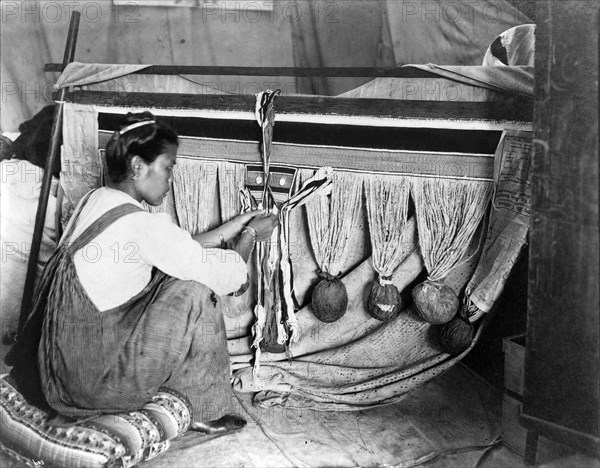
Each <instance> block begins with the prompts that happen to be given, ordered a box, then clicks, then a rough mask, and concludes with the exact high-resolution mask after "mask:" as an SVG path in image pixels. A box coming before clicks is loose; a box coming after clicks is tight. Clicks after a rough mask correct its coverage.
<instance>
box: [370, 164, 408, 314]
mask: <svg viewBox="0 0 600 468" xmlns="http://www.w3.org/2000/svg"><path fill="white" fill-rule="evenodd" d="M364 187H365V199H366V205H367V218H368V220H369V236H370V238H371V246H372V250H373V253H372V256H371V258H372V261H373V268H374V269H375V271H376V272H377V274H378V278H377V280H375V281H373V283H372V285H371V290H370V292H369V299H368V302H367V309H368V311H369V313H370V314H371V316H372V317H374V318H376V319H378V320H383V321H385V320H391V319H393V318H394V317H396V316H397V315H398V313H399V312H400V310H401V309H402V299H401V297H400V291H398V288H397V287H396V286H394V284H392V273H393V272H394V271H395V270H396V268H398V265H400V264H401V263H402V262H403V261H404V260H405V259H406V257H407V256H408V255H409V254H410V253H411V252H412V251H413V250H414V245H413V244H412V243H411V242H410V239H411V237H412V235H411V231H412V230H413V229H414V227H415V226H414V222H412V223H410V224H407V221H408V200H409V198H410V183H409V181H408V180H407V178H406V177H402V176H395V177H381V176H375V175H366V176H365V179H364Z"/></svg>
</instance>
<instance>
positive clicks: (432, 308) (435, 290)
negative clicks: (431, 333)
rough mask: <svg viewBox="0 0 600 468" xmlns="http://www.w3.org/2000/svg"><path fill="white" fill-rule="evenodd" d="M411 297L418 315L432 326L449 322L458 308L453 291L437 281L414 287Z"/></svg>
mask: <svg viewBox="0 0 600 468" xmlns="http://www.w3.org/2000/svg"><path fill="white" fill-rule="evenodd" d="M412 297H413V301H414V303H415V307H416V309H417V312H418V313H419V315H420V316H421V317H422V318H423V320H425V321H427V322H429V323H432V324H434V325H441V324H443V323H446V322H449V321H450V320H451V319H452V318H453V317H454V316H455V315H456V312H457V311H458V307H459V306H460V302H459V300H458V297H457V296H456V294H454V291H452V289H451V288H450V287H448V286H446V285H445V284H443V283H440V282H439V281H430V280H426V281H423V282H422V283H420V284H418V285H417V286H415V288H414V289H413V291H412Z"/></svg>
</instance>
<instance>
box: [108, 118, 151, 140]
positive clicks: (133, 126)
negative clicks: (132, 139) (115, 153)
mask: <svg viewBox="0 0 600 468" xmlns="http://www.w3.org/2000/svg"><path fill="white" fill-rule="evenodd" d="M153 123H156V121H154V120H143V121H141V122H136V123H134V124H131V125H127V127H125V128H122V129H121V130H117V131H116V132H115V136H116V137H119V136H120V135H123V134H124V133H126V132H128V131H129V130H133V129H135V128H139V127H143V126H144V125H150V124H153Z"/></svg>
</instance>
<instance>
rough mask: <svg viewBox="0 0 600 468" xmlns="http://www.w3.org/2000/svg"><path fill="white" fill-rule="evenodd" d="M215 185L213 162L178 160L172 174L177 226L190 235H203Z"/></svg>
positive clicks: (215, 168)
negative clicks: (201, 233)
mask: <svg viewBox="0 0 600 468" xmlns="http://www.w3.org/2000/svg"><path fill="white" fill-rule="evenodd" d="M216 183H217V165H216V164H215V163H214V162H207V161H199V160H195V161H192V160H187V159H183V158H180V159H179V160H178V161H177V164H176V165H175V169H174V171H173V192H174V196H175V207H176V210H177V217H178V219H179V225H180V226H181V227H182V228H183V229H185V230H186V231H188V232H189V233H190V234H191V235H196V234H198V233H199V232H203V231H206V229H207V228H208V226H209V223H210V220H211V218H212V211H213V206H214V205H213V203H214V200H215V193H216Z"/></svg>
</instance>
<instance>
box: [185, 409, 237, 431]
mask: <svg viewBox="0 0 600 468" xmlns="http://www.w3.org/2000/svg"><path fill="white" fill-rule="evenodd" d="M246 424H247V422H246V420H245V419H244V418H242V417H240V416H237V415H235V414H226V415H225V416H223V417H222V418H220V419H216V420H214V421H208V422H193V423H192V424H191V426H190V431H196V432H201V433H203V434H219V435H223V434H227V433H228V432H233V431H236V430H238V429H241V428H243V427H244V426H245V425H246Z"/></svg>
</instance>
